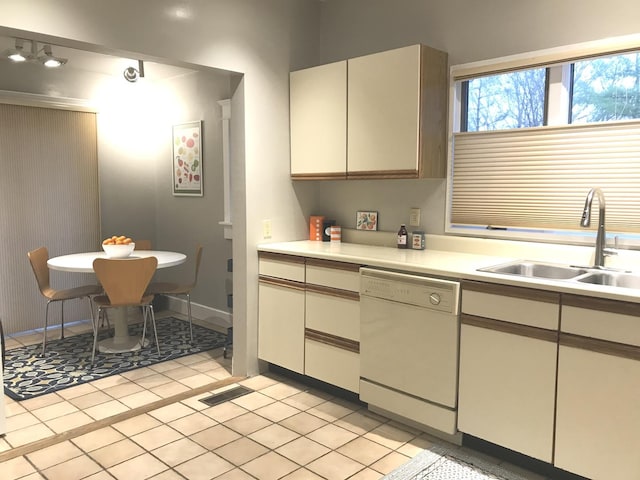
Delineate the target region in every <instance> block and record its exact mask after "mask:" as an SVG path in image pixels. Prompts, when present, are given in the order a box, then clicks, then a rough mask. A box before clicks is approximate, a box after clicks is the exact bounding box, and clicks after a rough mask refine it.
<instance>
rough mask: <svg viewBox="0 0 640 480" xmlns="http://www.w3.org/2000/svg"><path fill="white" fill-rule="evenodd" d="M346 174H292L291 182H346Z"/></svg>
mask: <svg viewBox="0 0 640 480" xmlns="http://www.w3.org/2000/svg"><path fill="white" fill-rule="evenodd" d="M346 179H347V174H346V173H344V172H336V173H292V174H291V180H346Z"/></svg>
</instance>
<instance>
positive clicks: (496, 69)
mask: <svg viewBox="0 0 640 480" xmlns="http://www.w3.org/2000/svg"><path fill="white" fill-rule="evenodd" d="M634 49H635V50H634ZM638 52H640V39H638V38H634V39H631V40H630V39H628V38H625V39H624V40H623V41H620V42H619V43H617V44H612V43H611V42H608V43H607V44H606V45H602V46H601V47H598V45H594V44H589V45H588V48H587V47H585V46H584V45H583V46H580V48H567V49H566V52H565V55H564V57H563V56H562V54H561V53H560V52H559V51H558V50H557V49H554V50H553V51H550V52H535V53H533V54H529V55H523V56H518V57H513V58H508V59H499V60H496V61H495V62H482V63H481V64H468V65H463V66H459V67H453V68H452V75H451V78H452V82H453V85H452V87H453V88H452V89H451V90H452V92H453V98H452V104H453V105H454V109H453V115H452V117H451V118H452V123H451V129H452V145H451V150H450V175H449V202H448V207H447V208H448V211H447V216H448V226H447V231H448V232H454V233H469V234H476V235H477V234H478V231H479V230H480V229H482V235H483V236H492V235H499V236H501V237H510V238H523V237H524V238H527V237H529V236H535V237H536V238H538V239H541V238H542V239H544V238H545V236H548V239H549V240H550V241H555V240H557V238H554V237H555V236H559V235H562V236H566V235H568V234H569V235H571V238H572V240H573V241H576V240H577V241H580V239H581V237H582V239H583V240H585V241H590V242H591V241H593V240H592V235H593V231H594V230H595V228H596V224H597V222H593V223H592V227H591V228H590V229H582V228H581V227H580V219H581V215H582V209H583V207H584V202H585V198H586V196H587V193H588V192H589V190H590V189H591V188H594V187H599V188H600V189H601V190H602V192H603V193H604V196H605V201H606V227H607V231H608V232H611V233H612V234H613V233H615V234H618V235H620V234H621V235H623V236H626V238H628V239H632V242H631V243H633V241H634V239H635V241H636V243H640V235H638V234H640V53H638ZM603 56H604V57H603ZM592 57H593V61H592ZM527 58H529V59H530V63H527ZM603 58H605V60H602V59H603ZM576 65H578V67H576ZM528 67H529V68H528ZM541 68H542V69H543V70H546V72H547V73H546V75H543V76H542V77H541V76H540V74H539V73H536V74H535V75H527V74H526V72H527V71H531V72H533V71H534V69H535V71H536V72H540V69H541ZM509 72H512V73H515V74H514V75H513V78H512V79H510V80H508V81H509V82H511V83H512V84H513V83H515V82H514V80H513V79H515V81H517V82H518V83H517V85H519V88H518V89H511V88H510V87H509V84H507V83H505V82H506V80H504V79H509ZM523 72H525V73H523ZM574 72H575V76H574ZM505 74H506V75H505ZM492 75H493V77H492ZM614 75H615V76H614ZM527 78H529V79H531V80H529V82H530V83H531V88H530V91H531V92H536V93H535V94H528V95H526V96H525V95H522V94H519V96H518V98H515V99H514V98H511V99H509V100H506V99H503V100H502V102H500V99H499V97H497V98H498V99H496V97H495V95H498V96H499V95H500V92H501V91H503V92H504V94H505V95H507V94H508V93H509V92H510V91H516V93H517V92H527V90H526V85H523V80H526V79H527ZM478 80H480V81H478ZM587 81H589V82H592V83H591V84H587V83H586V82H587ZM492 82H493V83H492ZM578 82H581V83H578ZM499 83H501V85H502V88H501V86H500V84H499ZM534 84H535V85H534ZM541 88H542V90H543V91H544V94H543V95H540V93H539V92H540V89H541ZM477 91H480V92H481V93H482V94H483V95H484V98H485V99H491V101H485V102H484V103H482V102H480V101H478V98H481V97H478V95H477ZM496 92H498V93H496ZM489 94H492V95H494V97H491V96H490V95H489ZM572 95H575V98H572ZM578 95H579V96H578ZM525 97H527V98H526V99H525V100H526V101H525V102H523V103H522V108H523V109H524V108H527V109H528V111H532V110H531V105H533V102H532V101H531V99H535V101H536V102H539V101H544V112H545V113H544V116H545V118H544V122H543V125H542V126H534V127H531V125H537V124H538V123H537V122H538V121H537V120H536V121H535V122H533V123H532V122H531V121H521V122H517V121H510V122H506V121H505V120H504V118H505V117H504V112H506V111H508V112H509V114H510V115H511V116H512V117H513V118H514V119H521V118H524V115H520V114H519V112H518V111H517V109H514V108H506V106H505V104H506V103H509V105H516V106H517V101H518V100H519V99H522V98H525ZM542 98H544V100H541V99H542ZM498 104H499V105H498ZM498 107H499V108H498ZM578 107H579V109H580V110H579V111H580V112H581V113H582V115H581V118H583V119H584V118H589V120H587V122H591V123H586V122H584V121H582V122H581V124H577V123H576V124H573V125H572V124H570V123H569V122H570V121H571V119H572V117H574V118H576V114H575V112H576V111H577V110H576V109H577V108H578ZM536 108H538V107H536ZM483 109H484V111H483ZM607 109H609V111H607ZM472 115H473V116H475V117H472ZM492 115H493V116H494V117H492ZM536 115H538V118H540V117H539V115H540V114H539V113H538V114H536ZM629 118H631V120H628V119H629ZM478 119H481V120H482V123H480V122H478V121H477V120H478ZM493 125H497V126H495V127H494V126H493ZM505 125H508V126H505ZM594 208H597V207H596V206H595V205H594ZM492 232H493V234H492ZM587 237H591V238H590V239H588V238H587ZM625 243H628V242H625Z"/></svg>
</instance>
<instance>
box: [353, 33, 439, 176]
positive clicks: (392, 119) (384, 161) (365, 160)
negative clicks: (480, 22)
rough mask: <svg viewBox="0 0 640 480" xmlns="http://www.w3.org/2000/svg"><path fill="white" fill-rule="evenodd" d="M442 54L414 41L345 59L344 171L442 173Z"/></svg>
mask: <svg viewBox="0 0 640 480" xmlns="http://www.w3.org/2000/svg"><path fill="white" fill-rule="evenodd" d="M446 81H447V55H446V53H444V52H440V51H438V50H434V49H432V48H429V47H426V46H424V45H413V46H410V47H404V48H399V49H396V50H390V51H387V52H382V53H376V54H373V55H367V56H364V57H359V58H354V59H350V60H349V82H348V90H347V91H348V95H347V96H348V100H347V104H348V107H347V111H348V113H349V115H348V121H347V159H348V160H347V172H348V174H349V175H350V176H352V177H356V176H365V177H367V178H371V177H381V178H416V177H444V175H445V169H446V168H445V167H446V143H445V140H446V139H445V131H446V94H447V91H446Z"/></svg>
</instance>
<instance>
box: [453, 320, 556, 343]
mask: <svg viewBox="0 0 640 480" xmlns="http://www.w3.org/2000/svg"><path fill="white" fill-rule="evenodd" d="M460 321H461V322H462V324H463V325H471V326H473V327H479V328H486V329H488V330H496V331H498V332H504V333H510V334H513V335H518V336H521V337H528V338H535V339H537V340H544V341H545V342H552V343H556V342H557V341H558V332H557V331H555V330H547V329H545V328H538V327H531V326H529V325H519V324H517V323H510V322H504V321H502V320H495V319H493V318H484V317H476V316H475V315H469V314H466V313H463V314H461V315H460Z"/></svg>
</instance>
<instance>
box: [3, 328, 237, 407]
mask: <svg viewBox="0 0 640 480" xmlns="http://www.w3.org/2000/svg"><path fill="white" fill-rule="evenodd" d="M156 324H157V326H158V343H159V344H160V354H159V355H158V351H157V349H156V348H155V345H151V346H147V347H145V348H143V349H140V350H138V351H136V352H126V353H116V354H113V353H111V354H110V353H96V358H95V362H94V366H93V368H91V367H90V363H91V346H92V344H93V333H91V332H88V333H83V334H80V335H74V336H70V337H67V338H64V339H62V340H52V341H49V342H47V351H46V354H45V356H44V357H43V356H41V352H42V344H36V345H29V346H26V347H20V348H12V349H11V350H7V356H6V360H5V364H4V391H5V393H6V394H7V395H8V396H9V397H11V398H13V399H14V400H26V399H28V398H34V397H37V396H39V395H44V394H45V393H51V392H55V391H57V390H62V389H63V388H69V387H72V386H74V385H80V384H82V383H86V382H90V381H92V380H97V379H99V378H104V377H108V376H109V375H115V374H119V373H123V372H127V371H129V370H133V369H136V368H140V367H148V366H150V365H153V364H156V363H160V362H164V361H166V360H173V359H175V358H180V357H184V356H185V355H191V354H194V353H199V352H204V351H207V350H213V349H215V348H219V347H223V346H224V344H225V341H226V335H225V334H223V333H220V332H216V331H214V330H210V329H208V328H204V327H201V326H199V325H193V342H191V341H190V338H189V324H188V323H187V322H185V321H182V320H179V319H177V318H174V317H166V318H162V319H159V320H156ZM141 331H142V324H134V325H130V326H129V333H130V335H134V336H135V335H138V336H140V334H141ZM110 334H112V332H107V331H106V330H105V331H104V332H103V333H101V335H100V337H99V340H100V339H102V338H106V337H107V336H108V335H110ZM149 334H151V335H153V331H151V332H147V338H148V337H149Z"/></svg>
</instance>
